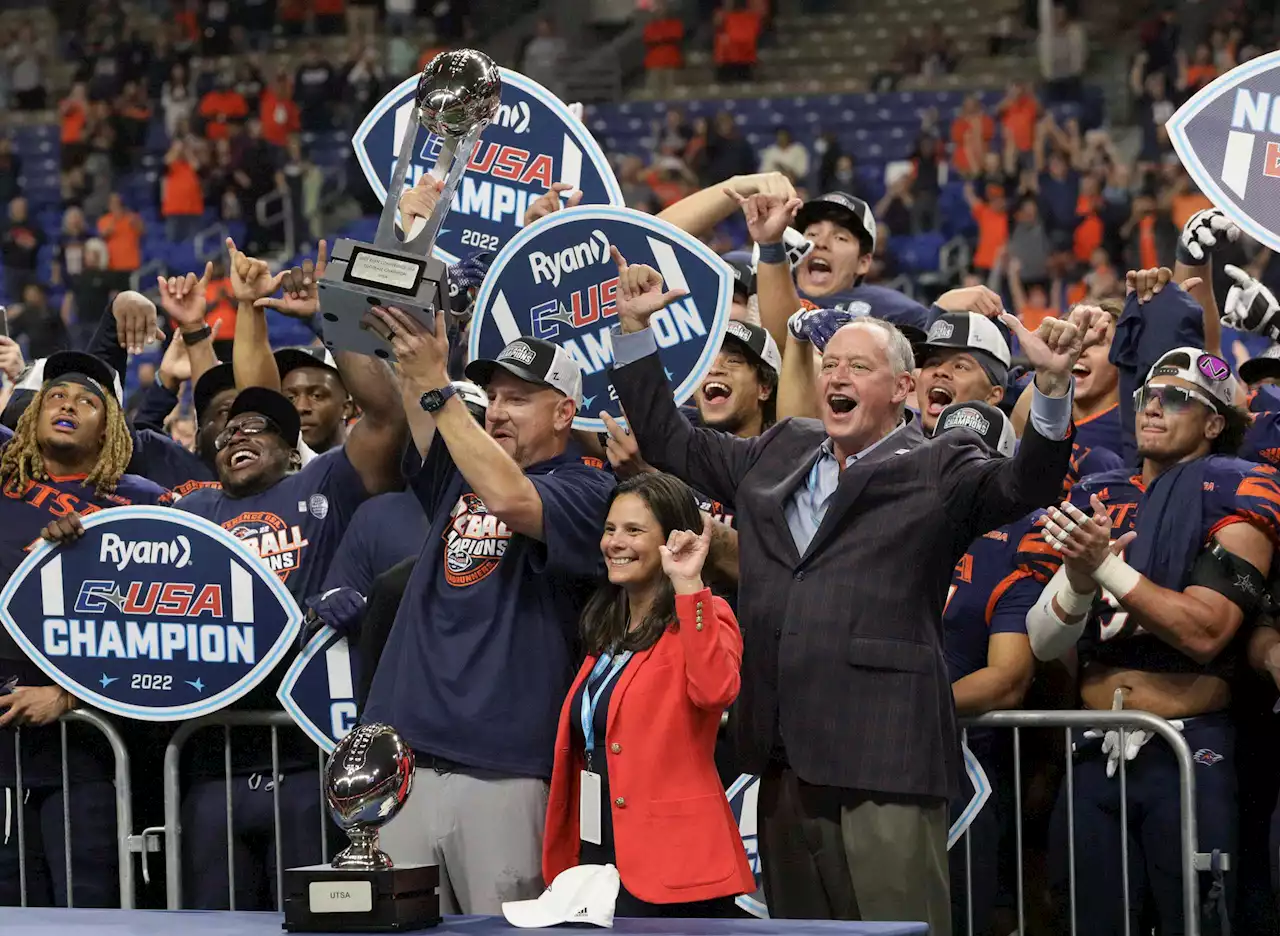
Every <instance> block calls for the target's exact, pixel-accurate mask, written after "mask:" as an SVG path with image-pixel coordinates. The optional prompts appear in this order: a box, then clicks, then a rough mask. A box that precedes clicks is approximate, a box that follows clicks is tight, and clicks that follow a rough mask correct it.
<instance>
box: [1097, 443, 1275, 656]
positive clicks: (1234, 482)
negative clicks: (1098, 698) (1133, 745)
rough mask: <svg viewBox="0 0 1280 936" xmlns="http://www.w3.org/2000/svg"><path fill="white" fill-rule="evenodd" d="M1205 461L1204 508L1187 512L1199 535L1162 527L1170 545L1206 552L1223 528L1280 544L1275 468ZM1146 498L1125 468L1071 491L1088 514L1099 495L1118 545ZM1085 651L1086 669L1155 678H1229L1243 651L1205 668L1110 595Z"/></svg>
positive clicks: (1172, 585) (1104, 599) (1178, 586)
mask: <svg viewBox="0 0 1280 936" xmlns="http://www.w3.org/2000/svg"><path fill="white" fill-rule="evenodd" d="M1203 461H1204V466H1203V468H1204V477H1203V481H1202V483H1201V488H1202V490H1201V500H1200V504H1199V505H1198V506H1199V509H1198V510H1195V511H1187V515H1189V516H1195V515H1197V514H1198V518H1199V519H1198V521H1197V522H1198V529H1195V530H1191V529H1186V530H1179V529H1176V528H1170V529H1168V530H1167V531H1166V530H1165V527H1163V526H1162V527H1161V528H1160V529H1161V531H1162V532H1167V537H1166V538H1167V539H1168V540H1169V541H1171V542H1172V541H1174V540H1178V539H1185V540H1186V541H1187V542H1189V543H1191V544H1192V546H1193V550H1196V549H1203V547H1205V546H1207V545H1208V544H1209V542H1210V541H1211V540H1212V538H1213V536H1214V535H1215V534H1216V533H1217V532H1218V531H1219V530H1221V529H1223V528H1224V527H1226V526H1228V525H1230V524H1232V523H1249V524H1252V525H1254V526H1256V527H1258V528H1259V529H1261V530H1263V531H1264V532H1265V533H1266V534H1267V536H1268V537H1269V538H1270V539H1271V540H1272V541H1280V484H1278V483H1277V476H1276V471H1275V469H1274V468H1271V467H1270V466H1263V465H1256V464H1253V463H1252V462H1247V461H1244V460H1243V459H1239V458H1230V457H1227V456H1220V455H1211V456H1209V457H1208V458H1206V459H1204V460H1203ZM1147 493H1148V492H1147V489H1146V487H1145V486H1144V485H1143V483H1142V478H1141V477H1140V476H1136V475H1130V473H1129V472H1128V471H1126V470H1123V469H1121V470H1117V471H1109V472H1105V473H1104V474H1100V475H1093V476H1091V477H1087V478H1085V479H1083V480H1082V481H1081V482H1080V483H1079V484H1077V485H1076V486H1075V487H1074V488H1073V489H1072V491H1071V501H1072V503H1074V504H1075V505H1076V506H1077V507H1079V508H1080V509H1081V510H1083V511H1085V512H1086V513H1092V510H1091V508H1090V507H1089V498H1090V496H1091V495H1093V494H1096V495H1098V497H1099V498H1100V499H1101V500H1102V502H1103V504H1105V505H1106V508H1107V512H1108V513H1109V514H1110V516H1111V524H1112V532H1111V535H1112V538H1113V539H1119V538H1120V537H1121V536H1123V535H1124V534H1125V533H1128V532H1129V531H1130V530H1136V529H1137V527H1138V521H1139V517H1140V515H1141V513H1142V510H1143V508H1144V506H1146V504H1147ZM1166 514H1167V515H1170V514H1171V515H1172V518H1173V519H1174V520H1175V521H1176V519H1177V513H1176V512H1169V511H1166ZM1140 535H1142V534H1140ZM1135 544H1136V541H1135ZM1149 545H1150V544H1149ZM1131 551H1132V547H1131ZM1130 558H1132V556H1130ZM1188 572H1190V568H1189V565H1188V568H1186V569H1183V570H1180V573H1179V574H1181V575H1183V576H1185V575H1186V574H1187V573H1188ZM1153 580H1154V581H1155V584H1157V585H1160V586H1162V587H1165V588H1175V589H1177V590H1179V591H1180V590H1181V588H1182V583H1181V582H1174V581H1160V580H1159V578H1158V577H1155V576H1153ZM1079 650H1080V657H1081V660H1082V661H1083V662H1090V661H1095V662H1098V663H1100V664H1102V665H1104V666H1109V667H1114V668H1123V669H1137V670H1146V671H1149V672H1166V673H1204V674H1207V675H1214V676H1221V677H1222V678H1229V677H1230V675H1231V673H1232V671H1233V668H1234V664H1235V660H1236V657H1237V654H1236V652H1235V651H1234V650H1233V649H1232V648H1228V650H1225V651H1223V652H1222V653H1220V654H1219V655H1218V657H1217V658H1215V659H1214V660H1212V661H1210V662H1209V663H1207V664H1200V663H1198V662H1196V661H1195V660H1192V659H1191V658H1190V657H1188V656H1186V655H1185V654H1183V653H1182V652H1180V651H1179V650H1177V649H1175V648H1174V647H1173V646H1172V645H1170V644H1167V643H1165V642H1164V641H1162V640H1160V639H1159V638H1157V637H1155V636H1153V635H1152V634H1149V633H1147V632H1146V631H1144V630H1143V629H1142V627H1141V625H1139V624H1138V623H1137V622H1136V621H1134V620H1133V619H1132V617H1131V615H1130V614H1129V612H1127V611H1125V610H1124V609H1123V608H1121V607H1120V606H1119V604H1118V603H1117V602H1116V600H1115V598H1114V597H1113V596H1112V595H1111V594H1110V593H1107V592H1103V594H1102V595H1101V597H1100V598H1099V599H1098V601H1097V602H1096V603H1095V605H1094V607H1093V610H1092V612H1091V613H1090V615H1089V620H1088V622H1087V626H1086V628H1085V633H1084V636H1083V637H1082V638H1081V641H1080V646H1079Z"/></svg>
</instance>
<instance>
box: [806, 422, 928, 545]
mask: <svg viewBox="0 0 1280 936" xmlns="http://www.w3.org/2000/svg"><path fill="white" fill-rule="evenodd" d="M923 442H924V436H923V434H922V433H921V432H920V420H919V419H918V418H916V417H914V416H908V417H907V424H906V425H905V426H904V427H903V428H901V429H899V430H898V431H897V432H896V433H895V434H894V435H893V437H892V438H887V439H885V440H884V441H883V442H882V443H880V444H879V445H877V446H876V447H875V448H874V449H872V450H871V452H869V453H868V454H867V455H865V456H863V457H862V458H859V459H858V460H857V461H856V462H854V463H853V464H852V465H851V466H849V467H848V468H846V469H845V470H844V471H842V472H841V473H840V483H839V484H838V485H837V486H836V493H835V495H834V496H833V497H832V498H831V504H830V506H828V507H827V512H826V514H824V515H823V517H822V523H821V524H820V525H819V526H818V532H817V533H815V534H814V535H813V539H812V540H811V541H810V542H809V548H808V549H806V550H805V552H804V555H803V556H802V557H801V559H800V562H801V564H803V563H804V562H806V561H807V560H808V559H809V557H810V556H812V555H813V554H814V552H816V551H817V550H818V549H820V548H821V547H822V544H823V543H825V542H826V541H827V540H828V539H829V538H830V537H831V535H832V533H834V532H835V529H836V527H837V526H839V524H840V521H841V519H843V517H844V515H845V513H847V512H848V510H849V508H851V507H852V506H853V504H854V502H855V501H856V500H857V499H858V497H859V495H861V494H862V491H863V488H865V487H866V486H867V482H868V481H870V480H871V476H872V475H873V474H875V472H876V469H877V468H878V467H879V465H880V464H881V463H882V462H885V461H887V460H889V459H891V458H893V457H894V456H895V455H898V454H901V453H902V451H903V450H904V449H906V450H908V451H910V450H911V449H914V448H915V447H916V446H918V445H920V444H922V443H923Z"/></svg>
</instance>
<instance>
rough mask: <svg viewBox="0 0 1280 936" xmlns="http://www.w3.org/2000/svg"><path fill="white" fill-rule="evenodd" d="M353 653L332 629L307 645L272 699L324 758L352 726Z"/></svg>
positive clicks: (354, 661)
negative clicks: (322, 753) (274, 699)
mask: <svg viewBox="0 0 1280 936" xmlns="http://www.w3.org/2000/svg"><path fill="white" fill-rule="evenodd" d="M358 665H359V664H358V661H357V659H356V654H355V651H354V650H353V649H352V648H351V646H350V645H349V644H348V642H347V638H346V637H343V636H342V635H341V634H339V633H338V632H337V631H335V630H334V629H333V628H332V627H322V628H320V630H319V631H318V632H317V633H316V635H315V636H314V637H312V638H311V639H310V640H308V641H307V645H306V646H305V647H303V649H302V652H301V653H299V654H298V656H297V659H295V660H294V661H293V664H292V665H291V666H290V667H289V670H288V672H286V673H285V674H284V679H283V680H282V681H281V682H280V689H279V691H278V692H276V698H277V699H279V700H280V705H281V706H282V707H283V708H284V710H285V711H286V712H288V713H289V717H290V718H292V719H293V720H294V721H295V722H297V723H298V727H299V728H301V729H302V730H303V731H304V732H306V735H307V737H308V738H310V739H311V740H312V741H314V742H315V743H316V745H317V746H318V747H319V748H320V749H321V750H322V751H324V752H325V753H326V754H329V753H332V751H333V749H334V748H335V747H337V745H338V742H339V741H341V740H342V739H343V738H345V737H346V736H347V733H348V732H350V731H351V729H352V728H354V727H355V726H356V690H355V684H356V674H357V673H358V672H359V670H358V669H357V667H358Z"/></svg>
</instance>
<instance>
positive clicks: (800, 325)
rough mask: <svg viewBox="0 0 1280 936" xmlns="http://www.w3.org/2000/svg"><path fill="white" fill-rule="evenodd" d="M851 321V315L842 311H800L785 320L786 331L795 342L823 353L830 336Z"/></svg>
mask: <svg viewBox="0 0 1280 936" xmlns="http://www.w3.org/2000/svg"><path fill="white" fill-rule="evenodd" d="M852 321H853V314H852V313H850V312H846V311H845V310H844V309H801V310H799V311H798V312H796V313H795V314H794V315H792V316H791V318H789V319H787V331H789V332H790V333H791V335H792V337H793V338H795V339H796V340H797V341H807V342H808V343H809V344H811V345H813V346H814V347H815V348H817V349H818V350H819V351H825V350H826V348H827V342H828V341H830V340H831V336H832V335H834V334H835V333H836V332H837V331H838V330H839V329H840V327H841V326H842V325H848V324H849V323H850V322H852Z"/></svg>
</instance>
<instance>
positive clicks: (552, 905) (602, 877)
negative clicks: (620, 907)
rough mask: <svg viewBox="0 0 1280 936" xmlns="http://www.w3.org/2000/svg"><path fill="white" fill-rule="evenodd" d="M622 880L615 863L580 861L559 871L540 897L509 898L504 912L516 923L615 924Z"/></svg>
mask: <svg viewBox="0 0 1280 936" xmlns="http://www.w3.org/2000/svg"><path fill="white" fill-rule="evenodd" d="M621 885H622V881H621V879H620V878H619V877H618V869H617V868H615V867H614V866H613V865H611V864H610V865H578V866H577V867H575V868H566V869H565V870H564V871H561V872H560V873H559V874H557V875H556V879H555V880H554V881H552V882H551V886H550V887H548V888H547V889H546V890H544V891H543V892H542V896H541V897H538V898H537V899H536V900H508V901H506V902H505V903H503V905H502V915H503V916H504V917H506V918H507V922H508V923H510V924H511V925H512V926H518V927H520V928H522V929H539V928H541V927H544V926H558V925H559V924H561V923H590V924H592V925H593V926H605V927H612V926H613V908H614V904H616V903H617V902H618V888H619V887H621Z"/></svg>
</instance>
